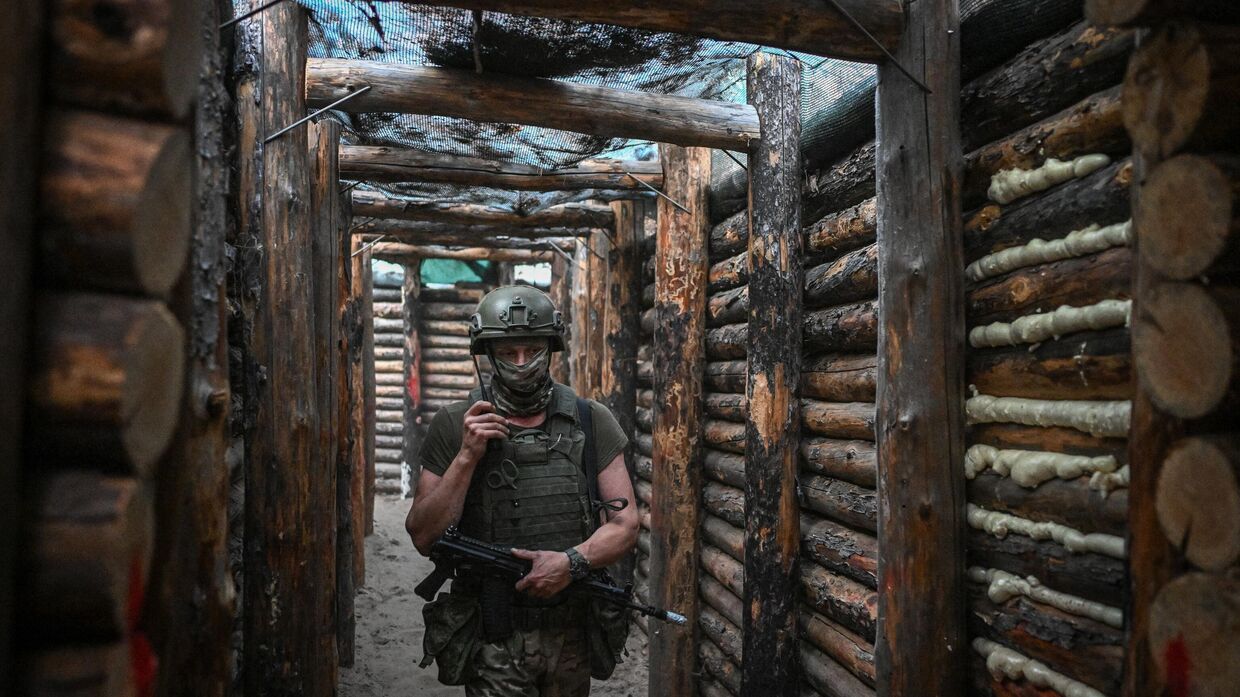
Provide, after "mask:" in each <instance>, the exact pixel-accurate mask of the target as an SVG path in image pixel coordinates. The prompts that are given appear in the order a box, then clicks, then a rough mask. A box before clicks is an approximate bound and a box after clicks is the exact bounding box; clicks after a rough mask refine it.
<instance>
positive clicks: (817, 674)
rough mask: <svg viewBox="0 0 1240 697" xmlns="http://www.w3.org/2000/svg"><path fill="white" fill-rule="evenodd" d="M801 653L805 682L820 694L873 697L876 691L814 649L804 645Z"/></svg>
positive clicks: (832, 696)
mask: <svg viewBox="0 0 1240 697" xmlns="http://www.w3.org/2000/svg"><path fill="white" fill-rule="evenodd" d="M799 653H800V657H799V658H800V663H801V665H802V667H803V673H804V675H805V681H806V682H807V683H808V684H809V686H810V687H811V688H813V689H814V690H816V691H817V692H818V693H819V694H823V695H831V697H873V695H874V690H872V689H870V687H868V686H867V685H866V684H865V683H863V682H861V681H860V680H859V679H858V678H857V677H856V676H854V675H853V674H852V673H850V672H848V671H847V670H845V669H844V667H843V666H841V665H840V664H839V663H836V662H835V661H834V660H833V659H831V658H830V657H828V656H826V655H825V654H823V653H822V652H820V651H818V650H817V649H815V648H814V647H812V646H809V645H806V644H804V643H802V644H801V645H800V649H799ZM793 694H795V693H793Z"/></svg>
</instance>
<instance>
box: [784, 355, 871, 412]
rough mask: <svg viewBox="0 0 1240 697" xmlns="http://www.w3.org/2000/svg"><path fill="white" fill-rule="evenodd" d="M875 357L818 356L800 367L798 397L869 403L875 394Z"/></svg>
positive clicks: (812, 357) (808, 358)
mask: <svg viewBox="0 0 1240 697" xmlns="http://www.w3.org/2000/svg"><path fill="white" fill-rule="evenodd" d="M877 364H878V359H877V357H875V356H870V355H864V356H857V355H839V354H821V355H817V356H810V357H807V358H805V359H804V362H803V363H802V365H801V394H802V395H803V396H805V397H816V398H818V399H822V400H825V401H829V402H872V401H874V395H875V391H876V384H877V383H876V381H877Z"/></svg>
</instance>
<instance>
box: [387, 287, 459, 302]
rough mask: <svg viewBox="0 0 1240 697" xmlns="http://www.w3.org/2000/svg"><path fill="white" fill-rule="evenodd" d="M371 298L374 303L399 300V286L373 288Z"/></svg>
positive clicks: (439, 299) (440, 299)
mask: <svg viewBox="0 0 1240 697" xmlns="http://www.w3.org/2000/svg"><path fill="white" fill-rule="evenodd" d="M430 299H431V298H427V300H430ZM371 300H373V301H374V302H376V303H381V302H382V303H398V302H401V297H400V288H375V290H374V293H373V294H372V295H371ZM436 300H437V301H439V302H443V301H444V299H442V298H438V299H436Z"/></svg>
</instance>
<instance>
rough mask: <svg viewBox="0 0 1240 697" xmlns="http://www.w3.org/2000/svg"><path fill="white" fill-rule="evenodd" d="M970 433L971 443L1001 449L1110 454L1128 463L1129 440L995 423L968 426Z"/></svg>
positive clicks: (1050, 427) (1079, 432) (1073, 431)
mask: <svg viewBox="0 0 1240 697" xmlns="http://www.w3.org/2000/svg"><path fill="white" fill-rule="evenodd" d="M968 433H969V440H970V442H971V443H981V444H982V445H990V446H993V447H996V448H1000V449H1008V450H1040V451H1043V452H1053V453H1067V454H1068V455H1088V456H1091V457H1097V456H1100V455H1110V456H1112V457H1114V458H1116V459H1117V460H1118V461H1119V462H1121V463H1122V462H1127V460H1128V456H1127V452H1128V442H1127V440H1126V439H1124V438H1100V437H1098V436H1091V435H1089V434H1088V433H1084V432H1082V431H1078V430H1076V429H1074V428H1062V427H1057V426H1049V427H1048V426H1022V425H1020V424H1007V423H993V424H972V425H970V426H969V427H968Z"/></svg>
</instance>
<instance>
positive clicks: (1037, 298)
mask: <svg viewBox="0 0 1240 697" xmlns="http://www.w3.org/2000/svg"><path fill="white" fill-rule="evenodd" d="M1131 278H1132V251H1131V250H1129V249H1127V248H1126V247H1117V248H1112V249H1108V250H1106V251H1104V252H1101V253H1098V254H1091V255H1089V256H1084V257H1075V258H1071V259H1063V260H1061V261H1053V262H1050V263H1047V264H1040V265H1038V266H1032V267H1028V268H1025V269H1018V270H1016V271H1013V272H1011V273H1008V274H1006V275H1004V276H999V277H997V278H993V279H988V280H987V281H984V282H983V283H981V284H979V285H977V286H974V287H973V288H971V289H969V291H968V292H967V294H966V295H965V315H966V318H967V321H968V323H969V325H970V326H977V325H983V324H990V323H991V322H1011V321H1013V320H1015V319H1017V318H1019V317H1022V316H1024V315H1028V314H1034V313H1036V312H1039V311H1050V310H1051V309H1053V308H1056V307H1062V306H1064V305H1071V306H1073V307H1085V306H1087V305H1094V304H1096V303H1099V302H1102V301H1103V300H1127V299H1129V298H1130V297H1131V288H1130V285H1131V283H1130V280H1131Z"/></svg>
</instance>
